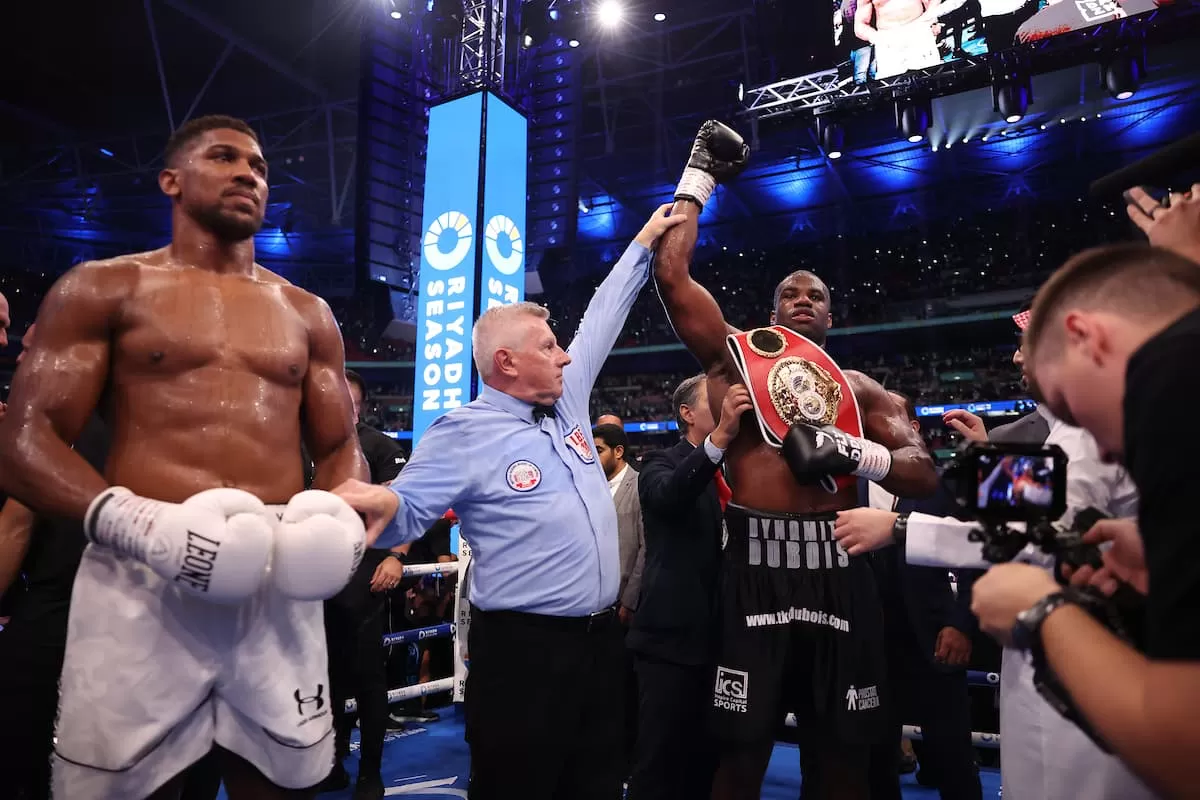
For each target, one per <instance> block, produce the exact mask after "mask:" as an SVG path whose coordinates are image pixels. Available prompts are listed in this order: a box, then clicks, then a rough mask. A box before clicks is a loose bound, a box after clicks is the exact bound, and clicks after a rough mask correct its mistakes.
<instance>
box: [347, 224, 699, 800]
mask: <svg viewBox="0 0 1200 800" xmlns="http://www.w3.org/2000/svg"><path fill="white" fill-rule="evenodd" d="M669 208H670V206H662V207H661V208H659V209H658V210H657V211H656V212H655V213H654V215H653V216H652V217H651V218H650V221H649V222H647V223H646V225H645V227H644V228H642V230H641V232H640V233H639V234H638V235H637V237H636V238H635V239H634V242H633V243H632V244H631V245H630V246H629V248H628V249H627V250H626V251H625V254H624V255H623V256H622V257H621V260H620V261H618V262H617V265H616V266H615V267H614V268H613V270H612V272H611V273H610V274H609V275H608V277H607V278H605V280H604V282H603V283H601V285H600V287H599V288H598V289H597V290H596V294H595V296H593V298H592V300H591V302H590V303H589V304H588V308H587V310H586V311H585V312H584V315H583V319H582V321H581V322H580V325H579V331H578V333H577V334H576V336H575V339H574V340H573V341H572V342H571V345H570V346H569V347H568V348H567V350H565V351H564V350H563V349H562V348H561V347H559V345H558V343H557V341H556V339H555V336H554V333H553V331H551V329H550V326H549V325H548V324H547V322H546V320H547V318H548V312H547V311H546V309H544V308H542V307H541V306H538V305H535V304H533V303H518V304H516V305H509V306H500V307H498V308H493V309H490V310H489V311H487V313H485V314H483V315H482V316H481V317H480V318H479V320H478V321H477V322H476V323H475V329H474V331H473V332H472V343H473V348H474V357H475V366H476V368H477V369H478V370H479V376H480V378H481V380H482V381H483V384H484V387H483V390H482V391H481V392H480V394H479V397H478V398H477V399H475V400H473V401H471V402H470V403H468V404H467V405H466V406H463V407H462V408H458V409H455V410H453V411H450V412H449V413H447V414H446V415H445V416H443V417H441V418H439V419H438V420H437V421H435V422H434V423H433V424H432V425H431V426H430V427H429V429H428V430H427V431H426V432H425V434H424V436H423V437H422V438H421V440H420V443H419V444H418V445H417V447H416V449H415V450H414V452H413V455H412V460H411V461H410V462H409V464H408V466H407V467H406V468H405V470H404V472H403V473H402V474H401V475H400V477H399V478H397V479H396V481H395V482H393V483H392V485H391V486H390V487H389V488H386V489H383V488H380V487H374V486H370V485H368V484H364V483H361V482H358V481H350V482H348V483H346V484H344V485H343V486H342V487H339V489H338V493H339V494H341V495H342V496H343V497H344V498H345V499H346V501H347V502H349V503H350V504H351V505H352V506H354V507H355V508H356V509H357V510H359V511H360V512H365V513H366V514H367V518H368V522H369V523H370V527H371V529H372V530H378V529H380V528H382V527H383V526H384V525H385V524H386V525H387V528H386V529H385V530H384V531H383V534H382V535H381V536H380V538H379V544H382V545H394V544H396V543H398V542H402V541H411V540H413V539H416V538H417V537H419V536H420V535H421V534H422V533H423V532H424V531H425V529H426V528H428V527H429V524H430V523H431V522H433V521H434V520H435V519H437V518H438V517H440V516H441V515H442V514H443V513H444V512H445V511H446V509H448V508H453V509H454V511H455V512H456V513H457V514H458V516H459V518H460V519H461V520H462V527H463V532H464V534H465V535H466V536H467V538H468V539H469V541H470V543H471V549H472V555H473V560H472V566H471V576H470V584H471V585H470V587H469V591H470V595H471V605H472V608H473V613H472V619H471V629H470V633H469V648H470V653H471V670H470V673H469V675H468V677H467V687H466V723H467V730H466V734H467V742H468V743H469V745H470V747H471V788H470V793H471V798H472V800H493V799H494V798H509V797H513V796H515V794H519V795H520V797H522V798H523V800H552V798H561V797H569V798H571V799H572V800H618V798H620V797H621V794H622V780H623V778H624V774H623V773H624V766H625V764H624V754H623V748H622V738H623V737H622V734H623V723H624V719H623V717H624V686H623V684H624V674H625V672H624V641H623V631H622V628H621V626H620V624H618V622H617V616H616V613H615V611H614V605H615V604H616V602H617V589H618V584H619V582H620V564H619V560H618V556H617V517H616V511H615V510H614V507H613V501H612V497H611V495H610V493H609V489H608V481H607V479H606V478H605V477H604V471H603V469H601V466H600V461H599V459H598V458H597V457H596V453H595V448H594V444H593V441H592V435H591V425H590V424H589V422H588V418H589V414H588V397H589V395H590V394H591V390H592V385H593V384H594V383H595V381H596V376H597V374H598V373H599V372H600V368H601V366H602V365H603V364H604V360H605V359H606V358H607V357H608V354H609V351H610V350H611V349H612V346H613V344H614V343H615V342H616V339H617V336H618V335H619V334H620V332H621V328H622V327H623V326H624V324H625V318H626V317H627V316H628V314H629V310H630V308H632V306H633V303H634V300H635V299H637V296H638V293H639V292H640V291H641V289H642V287H643V286H644V285H645V284H646V280H647V278H648V277H649V270H650V260H651V258H650V248H652V247H653V246H654V244H655V242H657V240H658V238H659V237H660V236H661V235H662V234H663V232H664V231H666V230H667V229H668V228H670V227H673V226H674V225H675V224H677V223H678V221H679V220H680V219H682V218H681V217H666V216H664V215H665V214H666V213H667V211H668V210H669ZM518 787H519V788H518Z"/></svg>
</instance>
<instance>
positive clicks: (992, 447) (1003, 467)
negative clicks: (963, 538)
mask: <svg viewBox="0 0 1200 800" xmlns="http://www.w3.org/2000/svg"><path fill="white" fill-rule="evenodd" d="M1067 460H1068V459H1067V454H1066V453H1064V452H1063V451H1062V448H1060V447H1058V446H1057V445H1051V446H1049V447H1041V446H1038V445H1022V444H992V443H979V442H973V443H971V444H970V445H968V446H967V448H966V449H964V450H963V451H962V452H961V453H960V454H959V455H958V456H957V458H955V460H954V461H953V462H951V465H950V467H949V468H948V469H947V471H946V475H947V477H948V478H949V479H951V480H952V481H953V482H954V483H955V484H956V491H955V495H956V497H957V499H958V503H959V505H961V506H962V507H963V509H964V510H965V512H966V514H967V516H969V517H970V518H971V519H973V520H975V521H977V522H978V523H979V524H980V527H979V528H977V529H975V530H973V531H971V533H970V534H969V535H970V538H971V541H973V542H980V543H982V544H983V557H984V559H985V560H987V561H990V562H992V563H994V564H995V563H1001V562H1005V561H1011V560H1012V559H1013V558H1015V557H1016V556H1017V554H1018V553H1020V552H1021V551H1022V550H1024V549H1025V547H1026V546H1027V545H1029V544H1033V545H1034V546H1036V547H1038V548H1040V549H1041V550H1042V551H1044V552H1046V553H1048V554H1050V555H1052V556H1054V557H1055V559H1056V560H1057V561H1058V562H1059V563H1066V564H1069V565H1071V566H1073V567H1079V566H1082V565H1084V564H1087V565H1090V566H1093V567H1098V566H1100V563H1101V562H1100V551H1099V549H1098V548H1097V547H1095V546H1094V545H1089V544H1084V543H1083V541H1082V538H1083V534H1084V533H1086V532H1087V530H1088V529H1089V528H1091V527H1092V525H1094V524H1096V522H1097V521H1098V520H1101V519H1104V517H1105V516H1106V515H1105V514H1103V513H1101V512H1099V511H1097V510H1095V509H1092V508H1089V509H1084V510H1083V511H1080V512H1079V513H1078V514H1076V515H1075V519H1074V520H1073V521H1072V524H1071V525H1063V524H1062V523H1060V522H1059V521H1058V520H1059V518H1060V517H1061V516H1062V515H1063V513H1064V512H1065V511H1066V510H1067ZM1010 523H1023V526H1022V527H1021V528H1016V527H1011V526H1010Z"/></svg>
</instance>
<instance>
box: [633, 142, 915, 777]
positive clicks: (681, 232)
mask: <svg viewBox="0 0 1200 800" xmlns="http://www.w3.org/2000/svg"><path fill="white" fill-rule="evenodd" d="M746 156H747V150H746V147H745V145H744V144H743V143H742V139H741V137H739V136H738V135H737V134H736V133H734V132H733V131H732V130H730V129H729V128H726V127H725V126H723V125H720V124H719V123H714V122H708V123H705V124H704V126H703V127H702V128H701V130H700V134H699V136H697V138H696V142H695V145H694V146H693V149H692V156H691V159H690V161H689V163H688V168H687V169H686V170H685V171H684V175H683V178H682V179H681V180H680V184H679V187H678V189H676V192H675V198H676V202H675V205H674V207H673V208H672V211H671V214H672V216H674V215H676V214H680V215H684V216H685V217H686V221H685V222H684V223H683V224H681V225H679V226H677V228H676V229H675V230H672V231H669V232H668V233H667V234H666V235H665V236H664V237H663V241H662V244H661V246H660V250H659V254H658V258H657V259H656V262H655V279H656V281H657V283H658V289H659V292H660V294H661V296H662V299H663V302H664V304H665V306H666V308H667V312H668V314H669V316H670V318H671V322H672V324H673V325H674V327H675V330H676V332H677V333H678V335H679V338H680V339H682V340H683V342H684V344H686V345H687V346H688V349H689V350H690V351H691V352H692V354H693V355H694V356H696V358H698V359H699V360H700V362H701V364H702V365H703V367H704V369H705V371H706V373H707V375H708V396H709V403H710V404H712V405H713V406H714V407H716V406H719V405H720V404H721V402H722V401H723V400H724V397H725V393H726V392H727V391H728V390H729V387H730V386H731V385H732V384H734V383H746V384H747V388H748V389H750V391H751V394H752V396H753V398H754V401H755V408H756V411H757V415H758V417H759V424H758V425H750V424H743V425H742V426H741V432H740V433H739V434H738V436H737V438H735V439H734V440H733V442H732V443H731V444H730V445H729V448H728V450H727V451H726V452H725V454H724V455H725V460H726V465H727V475H728V478H729V483H730V485H731V487H732V489H733V500H732V502H731V503H730V505H729V506H728V509H727V511H726V525H727V527H728V542H727V544H726V547H725V557H724V564H723V567H722V569H723V571H724V574H723V577H722V593H723V604H724V606H725V609H724V611H723V613H722V620H723V622H722V628H723V629H722V633H723V639H724V641H723V644H722V652H721V654H720V656H719V658H718V661H717V664H718V667H717V674H716V683H715V686H714V697H713V705H714V709H715V713H716V715H717V717H718V720H717V722H718V735H720V736H721V737H722V738H723V740H724V750H725V752H724V755H723V757H722V763H721V766H720V768H719V770H718V773H717V777H716V780H715V782H714V786H713V797H714V798H717V799H718V800H724V799H725V798H757V797H758V796H759V791H760V787H761V785H762V779H763V775H764V773H765V771H766V767H767V761H768V759H769V758H770V755H771V750H772V747H773V744H774V734H775V731H776V730H777V729H778V727H779V726H780V725H781V723H782V722H783V718H784V715H785V713H786V712H788V711H794V712H795V713H796V716H797V718H798V721H799V725H800V735H801V746H800V752H801V770H802V772H803V774H804V778H805V797H806V798H848V797H852V798H865V797H867V795H868V788H867V774H866V772H867V770H866V768H865V765H866V764H867V751H868V748H869V745H870V744H871V743H873V742H877V741H880V740H881V739H882V738H887V737H888V736H889V734H890V731H889V726H888V720H887V711H886V707H885V703H884V701H885V700H886V698H885V697H882V694H883V689H884V682H885V676H884V669H885V667H884V652H883V650H884V642H883V630H882V619H881V615H880V608H879V603H878V598H877V595H876V592H875V583H874V578H873V577H872V573H871V570H870V567H869V565H868V564H867V562H866V561H865V560H863V559H859V558H849V557H848V556H847V555H846V553H845V552H844V551H843V550H841V548H840V547H836V545H835V543H834V541H833V538H832V529H833V523H832V520H833V519H834V518H835V512H837V511H838V510H841V509H846V508H850V507H853V506H856V505H857V504H858V498H857V496H856V478H854V477H851V476H852V475H862V476H864V477H867V478H869V479H872V480H876V481H877V482H878V483H880V484H881V485H882V486H883V487H884V488H885V489H887V490H888V491H890V492H892V493H893V494H896V495H898V496H902V497H912V496H923V495H928V494H931V493H933V492H934V491H935V489H936V487H937V475H936V473H935V471H934V467H933V462H932V461H931V459H930V457H929V455H928V453H927V452H926V451H925V448H924V447H923V446H922V444H921V440H920V438H919V436H918V435H917V434H916V432H914V431H913V429H912V427H911V426H910V425H909V424H908V420H907V419H906V418H905V416H904V414H903V413H902V412H901V411H900V409H899V408H898V407H897V406H896V404H895V402H893V400H892V398H891V397H889V396H888V394H887V392H886V391H884V389H883V387H881V386H880V385H879V384H878V383H876V382H875V381H873V380H871V379H870V378H868V377H867V376H865V375H862V374H861V373H857V372H846V373H842V372H841V371H840V370H839V369H838V368H837V365H836V364H834V363H833V362H832V361H831V360H830V359H829V358H828V356H826V355H825V354H824V351H823V350H822V349H821V346H823V345H824V343H825V335H826V331H827V329H828V328H829V325H830V321H831V317H830V312H829V290H828V289H827V288H826V287H825V284H824V283H822V282H821V280H820V279H819V278H817V276H815V275H813V274H812V273H809V272H804V271H799V272H795V273H793V274H791V275H789V276H788V277H786V278H785V279H784V280H783V281H782V282H780V284H779V286H778V288H777V289H776V292H775V308H774V310H773V311H772V313H771V322H772V323H775V324H776V325H777V326H778V327H773V328H760V329H757V330H755V331H752V332H750V333H749V334H742V333H741V332H740V331H737V330H735V329H733V328H731V327H729V326H727V325H726V323H725V319H724V317H723V315H722V313H721V309H720V307H719V306H718V305H717V303H716V301H715V300H714V299H713V297H712V295H710V294H709V293H708V291H707V290H706V289H704V287H702V286H700V285H699V284H698V283H696V282H695V281H694V280H693V279H692V278H691V276H690V275H689V274H688V268H689V264H690V263H691V259H692V253H693V251H694V249H695V245H696V236H697V219H698V217H699V216H700V211H701V209H702V208H703V205H704V202H705V201H706V200H707V199H708V197H709V195H710V194H711V192H712V189H713V187H714V185H715V184H716V183H717V182H720V181H721V180H727V179H729V178H731V177H733V176H735V175H737V174H738V173H739V172H740V171H741V169H742V168H743V167H744V165H745V162H746ZM797 353H802V354H803V357H796V354H797ZM735 354H736V355H735ZM756 356H757V357H756ZM780 356H785V357H783V358H781V357H780ZM772 365H774V366H777V367H780V368H781V369H783V370H784V371H783V372H780V373H775V372H774V368H773V367H772ZM768 367H772V369H771V370H769V372H770V373H771V374H772V376H773V377H772V378H771V379H767V378H764V377H763V376H764V373H763V372H762V370H763V369H767V368H768ZM743 368H744V369H745V370H746V372H747V373H748V374H749V379H747V378H744V377H743V375H742V374H741V370H742V369H743ZM756 377H757V378H760V379H761V380H757V381H756ZM776 377H783V379H784V380H783V382H782V384H777V383H775V382H774V378H776ZM764 384H767V386H766V387H764ZM772 386H773V387H774V388H771V387H772ZM797 390H798V391H797ZM814 395H815V396H814ZM855 401H857V403H856V402H855ZM780 407H783V409H784V410H783V411H781V410H780ZM789 407H790V409H791V411H786V409H787V408H789ZM785 411H786V413H787V416H788V417H790V419H783V420H782V428H780V426H779V423H780V418H781V417H784V413H785ZM860 412H861V414H860ZM772 415H774V418H773V419H774V426H773V427H772V425H771V424H769V423H768V420H769V419H772ZM830 420H833V421H836V422H837V423H838V425H840V426H842V427H843V428H848V429H850V430H846V431H844V432H843V431H840V430H837V429H835V428H834V427H833V425H832V424H831V422H830ZM856 429H857V430H856ZM864 434H865V438H863V439H860V438H858V437H859V436H863V435H864ZM766 437H770V440H769V439H768V438H766ZM866 440H870V441H866ZM706 447H707V445H706ZM781 450H782V452H781ZM839 450H841V451H843V452H839ZM781 455H785V456H786V460H785V458H784V457H781ZM831 483H836V493H830V492H829V491H827V489H826V488H824V487H823V486H821V485H817V484H826V485H829V484H831ZM831 488H832V487H831ZM810 792H811V793H810Z"/></svg>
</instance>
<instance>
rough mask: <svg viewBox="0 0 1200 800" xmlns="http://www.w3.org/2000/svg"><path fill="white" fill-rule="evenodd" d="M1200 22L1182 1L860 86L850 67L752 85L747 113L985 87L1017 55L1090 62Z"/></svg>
mask: <svg viewBox="0 0 1200 800" xmlns="http://www.w3.org/2000/svg"><path fill="white" fill-rule="evenodd" d="M1198 26H1200V2H1197V0H1179V1H1178V2H1176V3H1173V4H1170V5H1164V6H1162V7H1160V8H1158V9H1157V10H1155V11H1152V12H1149V13H1147V14H1142V15H1140V16H1136V17H1129V18H1126V19H1121V20H1116V21H1114V22H1109V23H1105V24H1103V25H1097V26H1094V27H1090V28H1084V29H1082V30H1078V31H1072V32H1070V33H1064V34H1060V35H1058V36H1053V37H1050V38H1048V39H1043V40H1041V41H1039V42H1035V43H1032V44H1027V45H1023V46H1021V47H1018V48H1014V49H1013V50H1008V51H1005V52H1003V53H995V54H991V55H984V56H972V57H968V58H963V59H959V60H957V61H953V62H949V63H942V64H938V65H936V66H932V67H927V68H925V69H921V70H913V71H911V72H907V73H904V74H903V75H897V76H895V77H892V78H886V79H883V80H876V81H871V82H870V83H867V84H862V85H860V84H856V83H855V82H854V79H853V76H852V75H851V74H850V70H849V69H848V68H847V69H845V70H839V69H838V68H834V69H827V70H822V71H821V72H814V73H811V74H809V75H802V76H800V77H798V78H789V79H787V80H783V81H778V82H776V83H771V84H767V85H766V86H759V87H756V88H753V89H750V90H748V91H747V92H746V98H745V106H746V108H745V113H746V115H747V116H750V117H752V118H755V119H769V118H771V117H780V116H787V115H792V114H801V113H809V114H820V113H827V112H832V111H843V110H853V109H857V108H865V107H867V106H871V105H876V104H879V103H883V102H887V101H891V100H894V99H897V98H900V97H907V96H911V95H915V94H927V95H940V94H950V93H955V92H962V91H966V90H969V89H976V88H979V87H980V86H985V85H987V84H988V83H990V81H991V73H992V69H993V67H997V66H1000V65H1002V64H1010V63H1012V62H1013V60H1014V59H1015V60H1016V61H1017V62H1019V63H1021V64H1022V65H1023V66H1025V67H1027V68H1029V69H1031V70H1034V71H1036V72H1044V71H1048V70H1052V69H1059V68H1062V67H1066V66H1071V65H1073V64H1079V63H1086V62H1087V61H1089V60H1092V59H1094V58H1095V57H1096V53H1097V51H1098V50H1102V49H1103V48H1105V47H1109V46H1112V45H1114V44H1117V43H1118V42H1122V41H1129V40H1132V39H1139V38H1140V39H1145V40H1147V41H1150V40H1153V41H1170V40H1173V39H1178V38H1182V37H1184V36H1187V35H1190V34H1192V33H1194V32H1195V31H1196V29H1197V27H1198Z"/></svg>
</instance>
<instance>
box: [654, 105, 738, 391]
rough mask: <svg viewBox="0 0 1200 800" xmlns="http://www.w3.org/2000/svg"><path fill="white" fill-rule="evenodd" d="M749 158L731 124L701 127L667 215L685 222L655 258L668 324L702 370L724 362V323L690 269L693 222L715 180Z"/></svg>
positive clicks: (728, 178)
mask: <svg viewBox="0 0 1200 800" xmlns="http://www.w3.org/2000/svg"><path fill="white" fill-rule="evenodd" d="M749 158H750V148H749V147H748V146H747V145H746V143H745V142H744V141H742V137H741V136H738V134H737V132H736V131H734V130H733V129H732V128H729V127H727V126H725V125H722V124H721V123H719V122H715V121H713V120H709V121H708V122H705V123H704V124H703V125H701V126H700V132H699V133H697V134H696V141H695V142H693V143H692V153H691V155H690V156H689V157H688V163H687V167H686V168H685V169H684V170H683V175H682V176H681V177H680V178H679V185H678V186H676V187H675V205H674V206H673V207H672V208H671V216H672V217H675V216H681V217H683V218H684V220H685V221H684V222H683V224H681V225H677V226H676V227H674V228H672V229H671V230H669V231H667V232H666V233H664V234H663V237H662V240H661V241H660V242H659V245H658V257H657V258H656V259H655V264H654V280H655V284H656V285H657V287H658V294H659V297H661V298H662V301H663V305H664V306H665V307H666V309H667V316H669V317H670V318H671V325H672V326H673V327H674V328H675V333H676V335H678V336H679V338H680V339H681V340H683V343H684V344H685V345H687V348H688V350H691V351H692V355H694V356H695V357H696V358H697V359H699V361H700V363H701V365H703V367H704V369H705V371H708V370H709V369H710V368H711V367H714V366H716V365H717V364H720V363H723V362H724V361H725V359H726V357H727V355H726V350H725V335H726V334H727V333H728V327H729V326H727V325H726V324H725V317H724V315H722V314H721V307H720V306H718V305H717V301H716V300H714V299H713V296H712V295H711V294H709V293H708V290H707V289H705V288H704V287H703V286H701V285H700V284H698V283H696V281H694V280H693V279H692V276H691V274H690V273H689V270H690V269H691V265H692V254H693V253H695V251H696V236H697V226H698V223H699V219H700V212H701V211H702V210H703V208H704V204H705V203H707V202H708V199H709V197H711V196H712V193H713V190H714V189H716V187H717V184H720V183H724V182H726V181H731V180H733V179H734V178H736V177H737V176H738V175H739V174H740V173H741V171H742V170H743V169H745V168H746V163H747V161H748V160H749Z"/></svg>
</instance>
